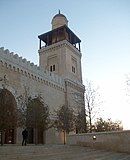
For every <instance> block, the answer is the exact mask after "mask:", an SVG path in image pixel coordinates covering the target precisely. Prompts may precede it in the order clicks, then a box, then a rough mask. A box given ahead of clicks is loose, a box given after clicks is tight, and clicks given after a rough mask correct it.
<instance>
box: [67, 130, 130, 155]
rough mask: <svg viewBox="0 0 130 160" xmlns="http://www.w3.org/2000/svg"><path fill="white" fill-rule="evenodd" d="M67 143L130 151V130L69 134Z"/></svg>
mask: <svg viewBox="0 0 130 160" xmlns="http://www.w3.org/2000/svg"><path fill="white" fill-rule="evenodd" d="M67 144H70V145H82V146H88V147H92V148H96V149H104V150H111V151H116V152H126V153H130V130H126V131H117V132H95V133H85V134H73V135H68V136H67Z"/></svg>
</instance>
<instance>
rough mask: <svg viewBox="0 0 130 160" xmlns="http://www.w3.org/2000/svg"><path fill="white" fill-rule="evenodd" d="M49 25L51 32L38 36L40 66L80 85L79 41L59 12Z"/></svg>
mask: <svg viewBox="0 0 130 160" xmlns="http://www.w3.org/2000/svg"><path fill="white" fill-rule="evenodd" d="M51 24H52V30H51V31H49V32H47V33H44V34H41V35H39V36H38V38H39V39H40V46H39V62H40V66H41V67H44V68H45V69H47V70H49V71H50V72H54V73H56V74H57V75H59V76H62V77H63V78H66V79H71V80H75V81H79V82H80V83H82V73H81V52H80V42H81V40H80V39H79V38H78V37H77V36H76V35H75V34H74V33H73V32H72V31H71V30H70V28H69V27H68V20H67V18H66V17H65V16H64V15H63V14H61V13H60V11H59V13H58V14H56V15H55V16H54V17H53V19H52V22H51Z"/></svg>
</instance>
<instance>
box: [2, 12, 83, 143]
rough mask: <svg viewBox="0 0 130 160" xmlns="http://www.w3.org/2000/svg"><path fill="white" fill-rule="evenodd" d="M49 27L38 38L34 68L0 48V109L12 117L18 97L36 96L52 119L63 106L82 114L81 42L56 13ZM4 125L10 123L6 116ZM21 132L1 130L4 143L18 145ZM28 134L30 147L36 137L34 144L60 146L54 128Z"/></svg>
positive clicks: (23, 59) (18, 103) (19, 130)
mask: <svg viewBox="0 0 130 160" xmlns="http://www.w3.org/2000/svg"><path fill="white" fill-rule="evenodd" d="M51 24H52V29H51V30H50V31H48V32H46V33H44V34H41V35H39V36H38V39H39V50H38V53H39V65H38V66H37V65H35V64H34V63H32V62H30V61H27V60H26V59H25V58H22V57H19V56H18V55H17V54H15V53H13V52H10V51H9V50H8V49H4V47H1V48H0V105H1V103H3V104H5V105H6V106H8V108H9V113H11V114H12V115H15V113H14V114H13V112H14V110H15V108H17V107H20V104H21V103H20V102H19V100H18V97H21V96H22V97H23V98H25V100H26V97H27V96H28V97H31V99H32V100H33V99H35V98H36V97H38V96H39V95H40V96H41V97H42V98H43V100H44V102H45V104H47V106H48V107H49V112H50V116H51V118H52V119H53V118H54V115H53V113H54V110H57V109H58V108H59V107H60V106H63V105H69V106H70V107H73V108H74V110H75V111H76V112H78V111H81V110H85V102H84V92H85V87H84V85H83V83H82V68H81V56H82V55H81V47H80V43H81V40H80V39H79V38H78V37H77V36H76V34H75V33H74V32H73V31H72V30H71V29H70V28H69V27H68V20H67V18H66V17H65V16H64V15H63V14H61V13H60V11H59V13H58V14H56V15H55V16H54V17H53V19H52V22H51ZM0 109H1V108H0ZM1 113H2V112H1ZM1 116H2V115H1V114H0V117H1ZM12 118H13V116H12ZM8 121H9V122H10V121H12V119H11V117H10V116H8ZM22 130H23V128H22V127H19V126H17V127H16V125H14V126H12V128H10V129H8V130H5V134H4V143H7V144H8V143H12V144H15V143H21V132H22ZM29 134H30V143H34V137H37V143H62V140H63V139H62V133H59V132H57V131H56V129H55V128H50V129H48V130H46V131H44V133H43V131H41V130H37V131H35V129H34V128H32V129H31V130H30V133H29Z"/></svg>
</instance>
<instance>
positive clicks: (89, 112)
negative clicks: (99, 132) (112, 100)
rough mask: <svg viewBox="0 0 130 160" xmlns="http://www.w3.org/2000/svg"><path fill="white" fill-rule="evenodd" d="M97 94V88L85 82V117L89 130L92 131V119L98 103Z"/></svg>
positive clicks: (96, 111)
mask: <svg viewBox="0 0 130 160" xmlns="http://www.w3.org/2000/svg"><path fill="white" fill-rule="evenodd" d="M98 97H99V94H98V92H97V90H95V89H94V88H93V87H92V83H90V82H87V86H86V92H85V101H86V117H87V118H88V121H89V131H90V132H92V120H93V119H94V118H95V116H96V114H97V113H98V111H99V109H98V110H96V107H97V106H98V105H99V103H100V102H99V99H98Z"/></svg>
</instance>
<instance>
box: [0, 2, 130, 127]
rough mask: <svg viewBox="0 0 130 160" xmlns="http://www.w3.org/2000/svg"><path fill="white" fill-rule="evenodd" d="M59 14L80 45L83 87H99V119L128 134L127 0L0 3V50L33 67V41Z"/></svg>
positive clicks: (129, 26) (129, 28)
mask: <svg viewBox="0 0 130 160" xmlns="http://www.w3.org/2000/svg"><path fill="white" fill-rule="evenodd" d="M59 9H60V10H61V13H62V14H64V15H65V16H66V17H67V19H68V20H69V27H70V29H71V30H72V31H73V32H74V33H75V34H76V35H77V36H78V37H79V38H80V39H81V41H82V43H81V47H82V48H81V49H82V70H83V82H84V84H86V80H87V79H88V80H90V81H93V83H94V84H95V85H97V86H99V88H100V94H101V97H102V98H103V103H102V105H101V109H103V110H104V112H103V113H102V115H103V117H105V118H112V119H113V120H116V119H118V120H121V121H122V122H123V125H124V129H130V107H129V106H130V96H127V95H128V90H127V86H126V80H127V79H126V75H127V74H129V73H130V0H80V1H78V0H77V1H76V0H71V1H70V0H62V1H61V0H56V1H55V0H51V1H48V0H0V47H5V49H9V50H10V51H11V52H15V53H17V54H18V55H19V56H22V57H24V58H26V59H27V60H30V61H31V62H34V63H35V64H38V61H39V58H38V51H37V50H38V47H39V40H38V37H37V36H38V35H39V34H42V33H45V32H47V31H49V30H51V20H52V18H53V16H54V15H55V14H57V13H58V10H59ZM129 95H130V93H129Z"/></svg>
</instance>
